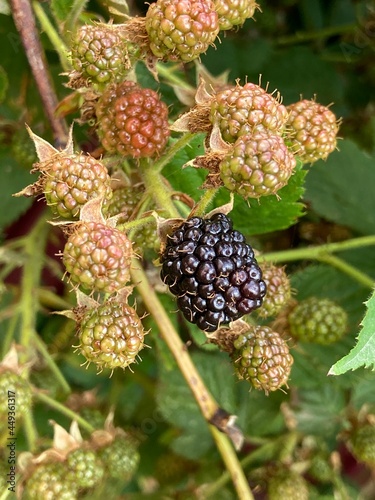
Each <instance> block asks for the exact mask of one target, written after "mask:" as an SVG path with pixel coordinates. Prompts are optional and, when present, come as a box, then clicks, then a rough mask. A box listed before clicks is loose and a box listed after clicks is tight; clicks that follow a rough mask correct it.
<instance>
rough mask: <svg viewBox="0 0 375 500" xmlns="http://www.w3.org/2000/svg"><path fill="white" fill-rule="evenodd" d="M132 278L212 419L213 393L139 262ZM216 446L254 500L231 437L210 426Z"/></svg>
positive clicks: (240, 488)
mask: <svg viewBox="0 0 375 500" xmlns="http://www.w3.org/2000/svg"><path fill="white" fill-rule="evenodd" d="M132 281H133V283H138V285H137V289H138V292H139V293H140V295H141V296H142V298H143V301H144V303H145V305H146V307H147V309H148V310H149V311H152V316H153V319H154V321H155V322H156V324H157V325H158V327H159V329H160V333H161V335H162V337H163V339H164V341H165V342H166V344H167V345H168V348H169V350H170V351H171V353H172V354H173V357H174V358H175V360H176V363H177V365H178V367H179V369H180V371H181V373H182V375H183V376H184V378H185V380H186V382H187V384H188V385H189V387H190V390H191V391H192V393H193V395H194V398H195V400H196V402H197V404H198V406H199V408H200V410H201V412H202V415H203V416H204V418H205V419H206V420H207V422H209V421H210V420H211V418H212V417H213V416H214V415H215V413H216V412H217V410H218V409H219V406H218V404H217V402H216V401H215V400H214V398H213V396H212V395H211V394H210V393H209V392H208V390H207V388H206V386H205V385H204V382H203V380H202V378H201V376H200V374H199V373H198V371H197V369H196V367H195V365H194V364H193V362H192V360H191V358H190V356H189V354H188V351H187V349H186V346H185V344H184V343H183V342H182V340H181V339H180V337H179V336H178V334H177V332H176V330H175V328H174V326H173V324H172V322H171V320H170V319H169V316H168V314H167V313H166V311H165V309H164V308H163V306H162V305H161V303H160V301H159V299H158V297H157V295H156V293H155V292H154V290H153V288H152V287H151V286H150V284H149V282H148V280H147V277H146V275H145V273H144V271H143V269H141V267H140V265H139V263H138V262H136V263H135V264H134V266H133V267H132ZM209 428H210V430H211V432H212V435H213V437H214V440H215V442H216V446H217V448H218V450H219V452H220V453H221V456H222V459H223V461H224V463H225V465H226V467H227V469H228V471H229V474H230V476H231V478H232V481H233V483H234V486H235V488H236V491H237V494H238V498H240V499H241V500H252V499H253V496H252V494H251V491H250V488H249V485H248V483H247V480H246V477H245V475H244V472H243V470H242V469H241V466H240V463H239V461H238V458H237V455H236V454H235V452H234V450H233V448H232V445H231V443H230V441H229V439H228V437H227V436H226V435H225V434H223V433H221V432H219V431H218V430H217V429H216V428H215V427H214V426H212V425H209Z"/></svg>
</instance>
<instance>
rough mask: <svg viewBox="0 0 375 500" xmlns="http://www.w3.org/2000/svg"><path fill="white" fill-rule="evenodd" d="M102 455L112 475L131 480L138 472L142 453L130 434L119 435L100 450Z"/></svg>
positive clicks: (126, 480)
mask: <svg viewBox="0 0 375 500" xmlns="http://www.w3.org/2000/svg"><path fill="white" fill-rule="evenodd" d="M100 457H101V459H102V461H103V464H104V466H105V468H106V470H107V473H108V475H109V476H110V477H113V478H116V479H121V480H122V481H123V482H124V483H126V482H129V481H130V480H131V478H132V477H133V476H134V474H135V473H136V472H137V469H138V465H139V461H140V455H139V451H138V447H137V445H136V444H135V443H134V440H133V439H132V438H131V437H130V436H118V437H116V438H115V439H114V441H113V442H112V443H111V444H109V445H108V446H106V447H104V448H102V449H101V450H100Z"/></svg>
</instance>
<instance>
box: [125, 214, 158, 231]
mask: <svg viewBox="0 0 375 500" xmlns="http://www.w3.org/2000/svg"><path fill="white" fill-rule="evenodd" d="M152 222H155V217H154V216H153V215H149V216H147V217H142V218H141V219H134V220H131V221H130V222H125V224H119V225H118V226H116V227H117V229H120V231H126V232H128V231H131V230H132V229H139V228H141V227H143V226H146V225H147V224H150V223H152Z"/></svg>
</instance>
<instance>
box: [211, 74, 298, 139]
mask: <svg viewBox="0 0 375 500" xmlns="http://www.w3.org/2000/svg"><path fill="white" fill-rule="evenodd" d="M287 119H288V113H287V110H286V108H285V106H283V105H282V104H280V102H279V101H278V100H277V99H275V98H274V97H272V95H270V94H268V93H267V92H266V91H265V90H264V89H262V87H260V86H259V85H256V84H255V83H251V82H249V83H246V84H245V85H244V86H243V87H242V86H241V85H236V86H235V87H230V88H228V89H225V90H222V91H221V92H218V93H217V94H216V95H215V96H214V98H213V99H212V102H211V109H210V121H211V123H212V125H215V124H217V125H218V126H219V129H220V132H221V135H222V136H223V139H224V140H225V141H227V142H229V143H233V142H235V141H236V140H237V139H238V138H239V137H240V136H242V135H248V134H253V132H254V130H256V129H261V130H262V129H267V130H270V131H272V132H275V133H280V132H281V131H282V129H283V128H284V126H285V124H286V121H287Z"/></svg>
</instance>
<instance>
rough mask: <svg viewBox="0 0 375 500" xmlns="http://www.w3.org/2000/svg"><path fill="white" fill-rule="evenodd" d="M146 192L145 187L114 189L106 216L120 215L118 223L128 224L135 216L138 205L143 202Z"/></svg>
mask: <svg viewBox="0 0 375 500" xmlns="http://www.w3.org/2000/svg"><path fill="white" fill-rule="evenodd" d="M144 192H145V190H144V187H143V186H121V187H119V188H117V189H114V191H113V196H112V198H111V200H110V202H109V204H108V207H107V211H106V215H108V216H109V217H112V216H114V215H119V214H121V215H120V217H119V218H118V223H119V224H122V223H125V222H127V221H128V220H129V219H130V217H131V216H132V215H133V213H134V211H135V209H136V207H137V205H138V203H140V201H141V200H142V196H143V194H144Z"/></svg>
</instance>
